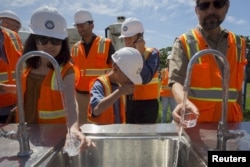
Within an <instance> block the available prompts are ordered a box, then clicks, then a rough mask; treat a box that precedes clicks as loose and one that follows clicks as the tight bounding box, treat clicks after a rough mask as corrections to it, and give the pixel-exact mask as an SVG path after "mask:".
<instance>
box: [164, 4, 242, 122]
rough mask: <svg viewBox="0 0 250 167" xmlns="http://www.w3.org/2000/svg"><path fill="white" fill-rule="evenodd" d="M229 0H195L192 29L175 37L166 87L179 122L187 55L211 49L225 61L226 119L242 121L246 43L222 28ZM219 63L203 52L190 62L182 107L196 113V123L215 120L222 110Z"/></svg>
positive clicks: (174, 116) (221, 67)
mask: <svg viewBox="0 0 250 167" xmlns="http://www.w3.org/2000/svg"><path fill="white" fill-rule="evenodd" d="M229 6H230V1H229V0H196V6H195V13H196V15H197V18H198V25H197V27H196V28H194V29H192V30H190V31H188V32H187V33H185V34H183V35H181V36H179V37H178V38H176V40H175V42H174V45H173V50H172V55H173V57H172V59H170V66H169V76H170V78H169V86H171V87H172V92H173V95H174V97H175V100H176V102H177V107H176V108H175V110H174V111H173V118H174V120H175V122H179V121H180V113H181V108H182V103H183V100H184V99H183V98H184V92H183V84H184V80H185V77H186V76H185V75H186V69H187V65H188V62H189V60H190V58H191V57H192V56H193V55H194V54H195V53H196V52H198V51H200V50H204V49H215V50H218V51H220V52H221V53H223V54H224V55H225V56H226V57H227V60H228V62H229V67H230V81H229V100H228V111H227V121H229V122H240V121H241V120H242V117H243V116H242V100H241V98H242V83H243V81H244V68H245V65H246V57H245V55H246V54H245V51H246V43H245V39H244V38H242V37H241V36H238V35H235V34H234V33H233V32H231V31H229V30H227V29H224V28H222V27H221V26H220V25H221V23H222V22H223V21H224V19H225V17H226V14H227V12H228V10H229ZM222 69H223V64H222V63H221V62H220V61H219V60H218V59H216V58H215V57H214V56H212V55H203V56H202V57H201V58H200V59H199V61H198V62H196V63H195V64H194V65H193V69H192V76H191V83H190V91H189V93H188V99H187V101H186V108H188V109H190V110H192V111H193V112H194V113H196V114H197V115H199V118H198V122H218V121H219V120H220V117H221V111H222V93H223V92H222V87H223V86H222V77H223V75H222V74H221V70H222Z"/></svg>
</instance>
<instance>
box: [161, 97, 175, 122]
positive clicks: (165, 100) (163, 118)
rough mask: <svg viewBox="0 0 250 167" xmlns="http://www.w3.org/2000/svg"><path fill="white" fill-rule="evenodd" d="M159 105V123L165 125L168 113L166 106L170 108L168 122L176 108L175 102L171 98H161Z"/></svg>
mask: <svg viewBox="0 0 250 167" xmlns="http://www.w3.org/2000/svg"><path fill="white" fill-rule="evenodd" d="M161 102H162V103H161V104H162V116H161V122H162V123H166V122H167V112H168V106H170V110H171V113H170V122H171V121H172V119H173V118H172V112H173V110H174V108H175V107H176V102H175V100H174V98H173V97H163V96H162V97H161Z"/></svg>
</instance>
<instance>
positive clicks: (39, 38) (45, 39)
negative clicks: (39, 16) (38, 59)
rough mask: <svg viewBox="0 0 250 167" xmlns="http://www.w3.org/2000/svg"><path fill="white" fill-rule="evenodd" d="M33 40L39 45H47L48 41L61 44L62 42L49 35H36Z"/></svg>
mask: <svg viewBox="0 0 250 167" xmlns="http://www.w3.org/2000/svg"><path fill="white" fill-rule="evenodd" d="M35 41H36V43H37V44H40V45H47V44H48V42H49V41H50V43H51V44H52V45H61V44H62V40H61V39H58V38H51V37H46V36H36V37H35Z"/></svg>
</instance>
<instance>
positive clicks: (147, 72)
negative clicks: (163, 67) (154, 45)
mask: <svg viewBox="0 0 250 167" xmlns="http://www.w3.org/2000/svg"><path fill="white" fill-rule="evenodd" d="M159 57H160V56H159V52H158V50H156V49H154V50H153V51H152V52H151V54H150V55H149V57H148V58H147V59H146V60H145V59H144V63H143V68H142V71H141V77H142V83H143V84H147V83H149V82H150V81H151V80H152V78H153V77H154V74H155V73H156V72H157V70H158V66H159Z"/></svg>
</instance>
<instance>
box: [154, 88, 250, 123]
mask: <svg viewBox="0 0 250 167" xmlns="http://www.w3.org/2000/svg"><path fill="white" fill-rule="evenodd" d="M246 87H247V89H246V101H245V103H246V104H245V109H244V111H243V121H244V122H248V121H250V83H247V86H246ZM158 113H159V114H158V119H157V123H160V122H161V113H162V107H161V101H159V112H158ZM169 115H170V109H168V115H167V120H169Z"/></svg>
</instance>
